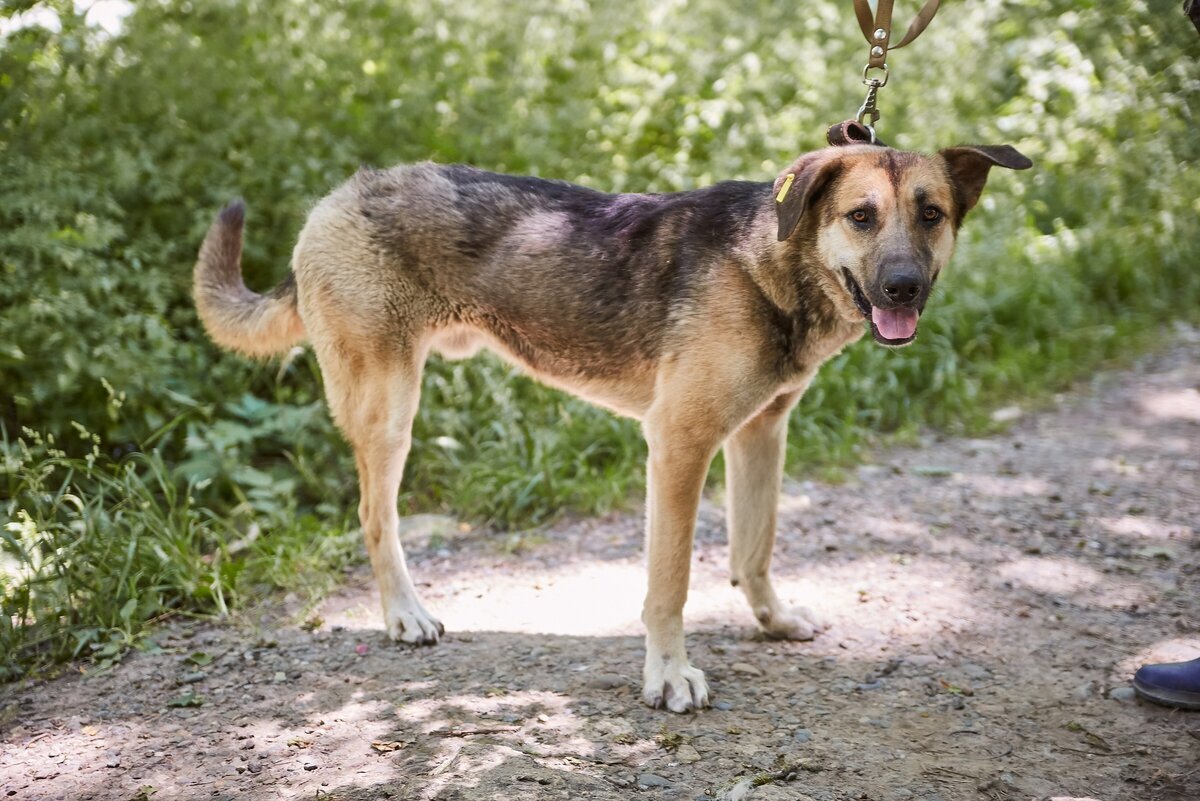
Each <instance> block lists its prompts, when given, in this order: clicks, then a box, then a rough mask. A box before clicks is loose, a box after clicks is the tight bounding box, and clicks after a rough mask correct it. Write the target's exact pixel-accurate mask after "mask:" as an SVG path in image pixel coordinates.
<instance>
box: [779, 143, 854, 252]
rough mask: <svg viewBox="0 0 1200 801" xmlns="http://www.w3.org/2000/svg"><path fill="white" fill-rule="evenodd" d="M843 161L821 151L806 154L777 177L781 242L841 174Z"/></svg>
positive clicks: (790, 233)
mask: <svg viewBox="0 0 1200 801" xmlns="http://www.w3.org/2000/svg"><path fill="white" fill-rule="evenodd" d="M841 163H842V162H841V159H840V158H838V157H836V156H830V155H828V153H826V152H825V151H819V152H817V153H812V154H809V155H807V156H804V157H803V158H801V159H800V160H798V161H797V162H796V163H795V164H793V165H792V166H791V169H789V170H788V171H787V172H785V173H783V174H782V175H780V176H779V177H778V178H776V179H775V186H774V188H773V191H774V193H775V194H774V198H775V216H776V217H777V218H778V220H779V241H780V242H782V241H783V240H785V239H787V238H788V237H789V236H791V235H792V232H793V231H795V230H796V225H797V224H798V223H799V222H800V218H801V217H803V216H804V212H805V211H807V210H808V209H809V208H810V207H811V206H812V204H813V202H814V201H815V200H816V199H817V196H818V195H819V194H820V193H821V190H823V189H824V188H825V187H826V186H828V185H829V182H830V180H832V179H833V177H834V176H835V175H837V172H838V169H839V168H840V167H841Z"/></svg>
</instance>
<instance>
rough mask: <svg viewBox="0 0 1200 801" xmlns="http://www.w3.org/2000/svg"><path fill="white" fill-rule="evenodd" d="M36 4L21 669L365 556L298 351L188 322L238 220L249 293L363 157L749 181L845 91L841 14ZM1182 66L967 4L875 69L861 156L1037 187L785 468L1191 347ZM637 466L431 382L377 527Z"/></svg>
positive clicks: (476, 372)
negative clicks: (1009, 164) (989, 165)
mask: <svg viewBox="0 0 1200 801" xmlns="http://www.w3.org/2000/svg"><path fill="white" fill-rule="evenodd" d="M30 5H40V6H42V7H43V8H51V9H53V10H55V11H57V13H58V16H59V18H60V20H61V30H57V31H50V30H47V29H45V28H43V27H37V26H32V27H25V28H23V29H19V30H15V31H13V32H10V33H9V34H7V35H6V36H5V37H4V38H3V39H2V40H0V421H2V422H3V426H4V430H6V431H7V432H8V434H9V436H8V439H7V440H6V445H5V454H4V458H5V460H6V461H5V468H4V472H3V474H2V475H0V491H2V495H0V509H2V510H3V511H2V512H0V518H3V520H0V525H3V526H4V527H5V529H4V530H5V531H6V532H7V533H6V535H5V539H4V541H3V547H2V549H0V551H2V552H3V554H4V558H5V559H6V560H8V561H7V562H5V563H4V565H6V566H5V567H3V568H2V569H0V601H2V602H3V610H2V611H3V614H2V615H0V654H4V655H5V656H3V657H0V663H3V664H4V665H7V667H6V668H5V669H9V670H15V669H16V666H17V665H18V664H33V663H36V662H37V661H38V660H41V659H46V658H63V657H69V656H71V655H72V654H86V653H89V652H90V651H91V649H92V647H93V646H96V649H97V652H98V653H99V654H100V656H101V658H108V657H110V656H111V655H112V654H116V653H118V652H119V645H120V643H123V642H127V641H128V640H130V639H132V638H135V637H136V636H137V632H138V630H139V628H140V626H141V623H142V621H143V620H146V619H149V618H152V617H154V616H155V615H158V614H162V613H165V612H168V611H171V610H179V609H186V610H193V611H198V612H208V613H211V612H220V611H222V610H223V609H225V608H226V607H228V606H229V605H230V604H231V603H233V602H234V600H232V599H236V598H239V597H246V596H247V595H249V594H251V592H250V590H251V588H254V589H257V588H259V587H261V586H278V585H286V586H296V583H297V581H298V580H299V581H302V579H298V576H300V575H301V574H309V573H311V574H312V575H313V576H315V578H314V579H312V580H313V581H315V582H316V583H317V584H320V583H321V582H323V581H326V580H327V577H328V575H329V574H330V571H329V567H330V566H331V565H332V566H334V567H335V568H336V566H337V565H340V564H342V563H343V562H344V560H345V559H346V558H347V557H348V555H349V554H352V553H355V552H356V550H357V546H356V545H353V544H352V543H351V542H350V540H348V539H347V537H346V536H345V532H346V531H347V529H348V528H349V526H350V521H351V520H352V519H353V517H354V507H355V504H356V490H355V479H354V472H353V464H352V461H351V460H350V459H349V455H348V452H347V449H346V448H345V446H344V445H343V444H342V443H341V441H340V440H339V438H338V436H337V434H336V432H335V431H334V430H333V428H332V425H331V423H330V422H329V419H328V415H327V414H326V413H325V410H324V406H323V402H322V400H321V393H320V377H319V375H318V372H317V370H316V366H315V362H314V360H313V359H312V357H311V356H310V355H308V354H300V355H298V356H296V357H295V358H294V359H292V360H291V361H289V362H288V363H287V364H285V365H284V366H282V367H280V366H279V365H277V364H250V363H247V362H245V361H243V360H240V359H237V358H235V357H232V356H229V355H222V354H219V353H218V352H217V351H216V349H215V348H214V347H213V346H212V345H211V344H209V343H208V342H207V340H206V339H205V337H204V335H203V333H202V332H201V330H200V328H199V325H198V323H197V321H196V317H195V313H194V310H193V307H192V304H191V301H190V297H189V285H190V270H191V266H192V262H193V260H194V257H195V251H196V247H197V245H198V243H199V241H200V239H201V237H202V235H203V232H204V230H205V229H206V227H207V225H208V223H209V221H210V220H211V217H212V215H213V213H214V212H215V211H216V210H217V209H218V208H220V207H221V206H222V205H223V204H224V203H225V202H226V201H227V200H228V199H229V198H231V197H233V196H235V195H242V196H244V197H245V198H246V199H247V201H248V204H249V209H250V215H249V224H248V232H247V233H248V236H247V245H246V256H245V260H246V273H247V277H248V282H249V283H250V284H251V285H252V286H257V287H261V288H265V287H268V286H270V285H271V284H272V283H274V282H275V281H277V280H278V279H279V278H280V277H281V276H282V275H283V273H284V271H285V268H286V263H287V259H288V254H289V253H290V249H291V247H292V244H293V242H294V237H295V234H296V232H297V230H298V228H299V225H300V224H301V222H302V219H303V216H304V212H305V209H306V208H307V207H308V206H309V205H310V204H311V203H312V202H313V201H314V200H315V199H316V198H317V197H319V196H320V195H322V194H323V193H325V192H326V191H328V189H329V188H331V187H332V186H333V185H335V184H336V183H338V182H339V181H341V180H343V179H344V178H346V177H347V176H348V175H349V174H351V173H352V172H353V170H354V169H356V168H357V167H358V166H359V165H360V164H363V163H368V164H375V165H386V164H390V163H393V162H398V161H408V160H416V159H423V158H431V159H435V160H439V161H465V162H471V163H474V164H477V165H479V166H482V167H485V168H489V169H496V170H504V171H510V172H520V173H531V174H540V175H544V176H547V177H557V178H565V179H568V180H573V181H577V182H580V183H583V184H587V185H591V186H595V187H597V188H600V189H605V190H610V191H640V190H652V191H670V190H676V189H686V188H690V187H694V186H700V185H704V184H708V183H711V182H713V181H716V180H721V179H724V178H748V179H768V178H770V177H771V176H772V175H773V174H774V173H775V172H776V171H777V170H778V169H779V168H780V167H781V166H783V165H784V164H786V163H788V162H789V161H790V160H791V159H792V158H793V157H794V156H795V155H796V154H797V153H798V152H801V151H803V150H806V149H811V148H814V147H817V146H819V145H820V144H821V137H822V135H823V131H824V129H825V127H826V126H827V125H828V124H829V123H831V122H833V121H836V120H840V119H843V118H845V117H846V116H848V115H849V114H850V113H852V112H853V110H854V109H855V108H856V107H857V105H858V103H859V102H860V100H861V97H862V94H863V89H862V86H861V85H860V83H859V74H858V73H859V70H860V68H861V64H862V62H863V60H864V47H865V45H864V43H863V42H862V41H861V39H860V37H859V36H858V34H857V32H856V31H857V27H856V25H855V23H854V21H853V14H852V11H851V9H850V4H848V3H844V2H834V0H821V1H820V2H812V3H807V4H805V5H804V8H803V13H797V9H796V7H795V5H794V4H784V3H768V2H765V0H752V2H749V3H740V4H729V3H723V2H718V1H717V0H695V1H694V2H690V3H682V2H661V1H660V0H631V2H626V3H610V4H601V3H594V4H588V3H586V2H583V0H535V1H534V2H533V3H524V4H512V3H506V2H500V0H473V2H470V3H467V2H460V1H459V0H448V1H441V0H439V2H433V1H432V0H413V1H412V2H408V3H400V4H398V3H392V2H386V0H343V2H339V3H332V2H330V3H295V2H285V1H284V0H210V1H208V2H203V3H199V2H193V1H192V0H156V1H155V2H145V3H138V4H136V10H135V12H134V13H133V14H132V15H131V16H130V17H128V18H127V19H126V20H125V25H124V29H123V30H122V32H121V33H120V34H118V35H116V36H109V35H106V34H104V33H102V32H99V31H97V30H96V29H95V28H92V27H89V26H88V25H87V24H85V21H84V20H83V19H82V18H81V17H79V16H77V15H76V13H75V10H74V4H73V3H71V2H69V0H54V2H49V3H41V4H30V3H22V4H18V6H17V7H25V6H30ZM1164 6H1166V7H1164ZM8 8H9V10H10V11H9V12H3V13H10V12H11V10H12V9H13V8H14V6H13V5H12V4H9V6H8ZM1196 47H1197V43H1196V40H1195V32H1194V30H1193V29H1192V28H1191V26H1190V25H1189V24H1188V23H1187V20H1186V19H1184V18H1183V16H1182V15H1181V14H1179V13H1178V9H1177V8H1176V7H1174V6H1173V5H1171V4H1162V3H1159V4H1154V5H1153V7H1152V6H1151V4H1148V3H1145V2H1127V3H1123V4H1121V7H1120V9H1119V11H1118V10H1117V9H1115V8H1113V6H1112V4H1107V5H1103V4H1095V3H1083V4H1080V3H1071V2H1065V0H1054V1H1053V2H1048V3H1047V2H1033V1H1032V0H986V1H981V2H975V3H970V4H965V3H960V4H950V5H948V6H946V7H945V8H944V9H943V10H942V12H941V13H940V15H939V16H938V18H937V19H936V20H935V21H934V22H933V24H932V25H931V26H930V28H929V30H928V31H927V32H926V33H925V34H924V36H923V37H922V38H921V39H919V40H918V41H917V42H916V43H915V44H913V45H911V46H910V47H909V48H907V49H905V50H902V51H899V52H897V53H896V54H895V56H894V57H893V59H892V79H891V82H890V83H889V85H888V86H887V87H886V88H885V89H884V90H883V92H882V93H881V98H880V100H881V107H882V111H883V119H882V123H881V134H882V135H883V136H884V138H886V139H887V140H888V141H889V142H891V143H892V144H895V145H897V146H899V147H904V148H913V149H923V150H927V151H928V150H934V149H936V148H938V147H941V146H945V145H950V144H956V143H960V142H964V141H976V142H1009V143H1012V144H1014V145H1016V146H1017V147H1018V148H1019V149H1020V150H1022V151H1023V152H1025V153H1026V154H1028V155H1029V156H1030V157H1032V158H1033V160H1034V162H1035V169H1034V170H1033V171H1032V172H1029V173H1021V174H1008V173H1003V174H996V175H994V176H993V178H992V180H991V182H990V185H989V187H988V189H987V191H986V192H985V195H984V200H983V202H982V204H981V206H980V208H979V209H977V210H976V211H974V212H973V213H972V215H971V217H970V218H969V219H968V222H967V225H966V228H965V230H964V236H963V238H962V240H961V243H960V247H959V252H958V254H957V256H956V258H955V263H954V265H953V266H952V268H951V269H950V270H949V271H948V272H947V274H946V276H945V277H944V278H943V280H942V281H941V283H940V284H939V294H938V296H937V297H935V298H934V300H933V301H932V302H931V304H930V306H929V309H928V311H927V313H926V315H925V319H924V320H923V322H922V330H921V336H920V339H919V341H918V343H917V344H916V345H915V346H913V347H910V348H907V349H905V350H903V351H898V352H893V351H887V350H884V349H882V348H879V347H877V346H874V345H872V344H870V343H868V342H863V343H860V344H858V345H856V346H854V347H852V348H850V349H849V350H848V351H847V352H846V353H845V354H843V355H842V356H840V357H839V358H838V359H836V360H834V361H833V362H832V363H831V364H829V365H827V366H826V368H825V369H824V370H823V371H822V372H821V374H820V376H819V378H818V379H817V381H816V382H815V383H814V385H813V387H812V389H811V390H810V391H809V393H808V395H807V396H806V397H805V399H804V401H803V402H802V404H801V407H800V410H799V411H798V412H797V413H796V415H794V417H793V422H792V428H793V430H792V437H791V442H790V445H789V449H790V451H789V464H790V465H791V469H793V470H799V469H802V468H803V467H805V466H807V465H814V464H815V465H827V464H830V463H837V462H843V461H845V460H848V459H852V458H853V457H854V456H855V454H856V453H857V452H858V450H859V449H860V448H861V447H862V446H863V445H864V444H865V443H869V442H870V441H871V440H872V438H873V437H874V436H875V435H876V434H877V433H878V432H888V431H898V430H905V429H911V428H913V427H916V426H921V425H934V426H939V427H943V428H946V429H950V430H969V431H977V430H981V429H983V428H986V426H987V414H986V413H987V411H988V409H989V408H990V407H993V406H995V405H996V404H999V403H1001V402H1007V401H1008V400H1010V399H1013V398H1024V397H1026V396H1029V395H1036V394H1038V393H1041V392H1045V391H1047V390H1049V389H1052V388H1057V387H1061V386H1063V385H1064V384H1066V383H1068V382H1070V381H1072V380H1074V379H1077V378H1078V377H1080V376H1083V375H1086V374H1087V373H1088V372H1089V371H1091V370H1093V369H1094V368H1096V367H1097V366H1098V365H1100V364H1103V363H1106V362H1108V361H1111V360H1113V359H1115V358H1120V357H1122V356H1124V355H1126V354H1129V353H1132V352H1134V351H1136V350H1137V349H1138V348H1141V347H1144V346H1145V345H1147V344H1149V343H1152V342H1153V341H1154V340H1155V339H1156V338H1158V337H1160V336H1162V334H1163V332H1164V330H1166V327H1167V325H1168V323H1169V321H1170V320H1172V319H1176V318H1189V319H1193V320H1194V319H1196V318H1197V309H1198V308H1200V271H1197V270H1196V269H1195V262H1196V257H1197V252H1196V250H1197V249H1196V243H1197V242H1200V172H1198V171H1196V170H1195V169H1193V168H1190V167H1189V165H1193V164H1195V163H1196V161H1197V159H1198V157H1200V137H1197V136H1195V133H1194V131H1193V130H1192V127H1191V126H1192V125H1193V124H1194V120H1195V119H1196V116H1197V108H1196V106H1197V97H1198V96H1200V95H1198V92H1197V90H1198V89H1200V64H1198V62H1197V61H1196V59H1194V58H1190V57H1189V56H1188V54H1189V53H1195V52H1196ZM997 172H1000V171H997ZM75 423H78V424H80V425H81V426H82V427H83V430H86V431H87V432H89V433H88V435H87V437H86V438H84V437H81V436H78V435H77V434H76V429H75V428H74V424H75ZM22 431H27V432H33V431H37V432H43V433H42V434H39V435H34V434H32V433H26V434H24V435H23V436H22V437H21V440H17V439H15V438H14V436H15V434H17V433H18V432H22ZM90 432H95V433H94V435H93V434H92V433H90ZM52 436H53V437H55V439H54V440H53V441H52V440H51V437H52ZM22 441H23V442H22ZM53 442H57V443H58V444H57V445H54V444H53ZM643 455H644V451H643V446H642V444H641V442H640V440H639V437H638V430H637V427H636V425H635V424H633V423H631V422H629V421H625V420H619V419H615V418H613V417H611V416H610V415H608V414H606V413H604V412H600V411H597V410H595V409H592V408H590V407H588V406H586V405H585V404H583V403H581V402H578V401H575V400H573V399H569V398H566V397H564V396H562V395H561V394H559V393H556V392H554V391H552V390H549V389H546V388H544V387H540V386H537V385H535V384H533V383H531V382H530V381H528V380H527V379H524V378H520V377H516V376H514V375H513V371H512V370H511V369H509V368H508V367H506V366H503V365H501V364H499V363H498V362H497V361H495V360H494V359H488V358H484V359H478V360H474V361H473V362H471V363H467V364H445V363H441V362H439V361H437V360H434V361H433V362H431V365H430V369H429V370H428V371H427V375H426V380H425V386H424V394H423V406H422V411H421V414H420V416H419V418H418V421H417V428H416V431H415V445H414V448H413V454H412V457H411V460H410V465H409V468H408V471H407V476H406V482H405V488H404V492H403V495H402V498H401V504H402V507H403V509H404V511H413V510H417V509H428V508H431V507H436V508H442V509H446V510H451V511H454V512H455V513H458V514H461V515H463V516H465V517H468V518H470V519H473V520H477V521H482V522H488V523H491V524H493V525H496V526H498V527H523V526H529V525H533V524H537V523H539V522H542V521H545V520H548V519H550V518H552V517H554V516H555V515H557V514H559V513H561V512H562V511H563V510H564V509H573V510H578V511H582V512H589V511H595V510H599V509H606V508H609V507H612V506H614V505H617V504H620V503H621V502H622V501H624V500H625V499H627V498H628V497H629V495H630V493H631V491H634V490H636V488H637V486H638V484H639V482H640V481H641V468H640V462H641V459H642V457H643ZM252 532H261V536H259V537H257V538H251V537H250V534H251V533H252ZM234 545H239V548H238V549H237V550H236V551H234V552H230V549H231V548H232V547H233V546H234ZM322 577H325V578H322ZM31 622H32V623H33V625H27V624H30V623H31ZM112 643H117V646H116V647H115V649H114V650H112V653H111V654H107V655H106V654H104V653H103V651H104V649H105V648H108V647H109V646H110V645H111V644H112Z"/></svg>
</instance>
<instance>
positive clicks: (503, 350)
mask: <svg viewBox="0 0 1200 801" xmlns="http://www.w3.org/2000/svg"><path fill="white" fill-rule="evenodd" d="M429 346H430V349H431V350H433V351H434V352H435V353H438V354H440V355H441V356H443V357H445V358H447V359H467V358H470V357H472V356H474V355H475V354H477V353H478V352H479V351H480V349H482V348H487V349H488V350H490V351H492V352H493V353H495V354H496V355H497V356H499V357H500V358H501V359H503V360H504V361H506V362H508V363H509V364H512V365H515V366H517V367H520V368H521V369H522V370H523V371H525V372H526V373H527V374H529V375H530V376H531V377H533V378H536V379H537V380H538V381H540V382H542V383H543V384H546V385H548V386H552V387H554V388H555V389H561V390H563V391H564V392H567V393H570V394H571V395H575V396H576V397H579V398H582V399H583V400H586V401H588V402H589V403H594V404H595V405H597V406H600V407H603V408H605V409H608V410H610V411H613V412H616V413H617V414H621V415H624V416H626V417H633V418H636V419H641V418H642V416H643V415H644V414H645V412H646V409H648V408H649V407H650V403H651V402H652V401H653V399H654V378H655V371H654V366H653V365H652V364H649V363H645V362H641V363H636V364H631V365H627V366H626V368H625V369H624V370H620V371H612V372H608V373H606V374H605V375H603V376H588V375H581V374H579V373H578V372H576V371H571V372H563V373H560V372H558V371H555V370H552V369H547V365H546V360H539V362H538V363H533V362H531V360H529V359H527V358H524V357H523V356H522V354H521V353H520V352H519V351H518V350H517V349H515V348H512V347H509V346H508V345H507V344H505V343H504V342H503V341H502V340H500V339H499V338H497V337H496V336H494V335H492V334H490V333H488V332H486V331H481V330H479V329H476V328H473V327H470V326H466V325H460V326H454V327H452V328H445V329H442V330H440V331H438V332H436V333H435V334H434V335H433V337H432V338H431V339H430V342H429Z"/></svg>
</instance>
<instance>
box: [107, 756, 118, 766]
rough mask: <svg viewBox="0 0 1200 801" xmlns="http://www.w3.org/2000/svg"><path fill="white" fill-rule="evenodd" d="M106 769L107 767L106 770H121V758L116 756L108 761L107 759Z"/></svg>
mask: <svg viewBox="0 0 1200 801" xmlns="http://www.w3.org/2000/svg"><path fill="white" fill-rule="evenodd" d="M104 767H106V768H119V767H121V758H120V757H115V756H112V757H109V758H108V759H106V760H105V761H104Z"/></svg>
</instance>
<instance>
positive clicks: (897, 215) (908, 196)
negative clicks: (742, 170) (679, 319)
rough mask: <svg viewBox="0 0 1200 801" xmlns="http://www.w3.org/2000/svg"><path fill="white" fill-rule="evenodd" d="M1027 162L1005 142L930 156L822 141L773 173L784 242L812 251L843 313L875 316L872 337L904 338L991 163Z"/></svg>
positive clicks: (1020, 166)
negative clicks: (821, 146) (816, 148)
mask: <svg viewBox="0 0 1200 801" xmlns="http://www.w3.org/2000/svg"><path fill="white" fill-rule="evenodd" d="M1031 166H1033V163H1032V162H1031V161H1030V160H1029V159H1027V158H1026V157H1025V156H1023V155H1021V154H1020V153H1018V152H1017V151H1016V150H1015V149H1013V148H1012V147H1010V146H1008V145H999V146H977V147H976V146H972V147H952V148H947V149H945V150H942V151H940V152H939V153H937V154H936V155H933V156H924V155H921V154H918V153H910V152H906V151H899V150H892V149H891V148H884V147H876V146H872V145H855V146H850V147H830V148H826V149H824V150H819V151H817V152H815V153H809V154H807V155H805V156H802V157H800V158H799V159H798V160H797V161H796V163H795V164H793V165H792V166H791V167H789V168H788V169H787V170H785V171H784V172H783V173H782V174H781V175H780V176H779V178H777V179H776V181H775V187H774V192H775V210H776V214H777V216H778V222H779V241H780V242H781V243H783V247H785V248H795V249H796V250H797V252H798V255H799V254H801V253H802V254H803V255H804V256H805V257H806V258H807V259H812V258H813V255H814V254H815V256H816V260H817V261H819V262H820V266H821V269H822V270H823V274H822V275H821V276H820V279H821V280H820V284H821V286H822V287H823V288H824V289H825V292H826V293H827V294H828V295H829V296H830V298H831V300H832V301H833V303H834V306H835V307H836V308H837V309H838V312H839V313H840V314H841V315H842V316H843V317H845V318H846V319H866V320H867V321H868V322H870V324H871V333H872V334H873V335H874V336H875V341H876V342H879V343H881V344H883V345H892V346H899V345H907V344H908V343H909V342H912V340H913V338H914V337H916V335H917V322H918V318H919V317H920V315H921V312H922V310H923V309H924V308H925V302H926V301H927V300H928V299H929V292H930V290H931V289H932V288H933V284H934V282H935V281H936V280H937V277H938V273H939V272H940V271H941V270H942V268H943V267H945V266H946V263H947V262H948V261H949V260H950V254H951V252H952V251H953V249H954V239H955V236H956V234H957V233H958V228H959V226H960V225H961V224H962V220H963V217H964V216H965V215H966V213H967V212H968V211H970V210H971V208H973V207H974V206H975V204H976V203H977V202H978V201H979V196H980V194H981V193H982V192H983V186H984V183H985V182H986V181H987V175H988V170H990V169H991V168H992V167H1007V168H1009V169H1013V170H1024V169H1028V168H1029V167H1031Z"/></svg>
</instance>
